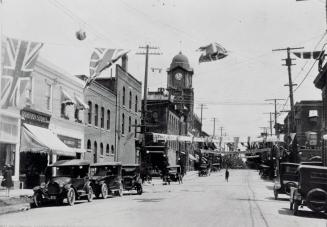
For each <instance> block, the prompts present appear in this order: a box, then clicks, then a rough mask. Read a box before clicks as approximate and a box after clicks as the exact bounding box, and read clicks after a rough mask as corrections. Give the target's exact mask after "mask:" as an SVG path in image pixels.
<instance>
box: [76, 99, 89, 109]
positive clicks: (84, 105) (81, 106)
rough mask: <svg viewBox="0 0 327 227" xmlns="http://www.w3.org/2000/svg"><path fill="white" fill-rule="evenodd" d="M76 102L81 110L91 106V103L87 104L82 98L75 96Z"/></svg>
mask: <svg viewBox="0 0 327 227" xmlns="http://www.w3.org/2000/svg"><path fill="white" fill-rule="evenodd" d="M75 99H76V102H77V108H78V109H81V110H85V109H88V108H89V105H87V104H86V103H85V102H84V101H83V99H82V98H80V97H78V96H75Z"/></svg>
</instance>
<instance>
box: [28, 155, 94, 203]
mask: <svg viewBox="0 0 327 227" xmlns="http://www.w3.org/2000/svg"><path fill="white" fill-rule="evenodd" d="M46 173H47V182H46V183H45V184H42V185H41V186H37V187H34V189H33V190H34V195H33V203H32V204H31V206H32V207H39V206H41V205H42V204H44V203H46V202H55V203H56V204H58V205H60V204H62V203H63V201H64V199H66V200H67V202H68V204H69V205H71V206H73V205H74V203H75V200H76V199H87V200H88V201H89V202H91V201H92V199H93V190H92V187H91V184H90V180H89V174H90V163H89V162H88V161H84V160H80V159H72V160H61V161H57V162H55V163H54V164H52V165H50V166H48V167H47V169H46Z"/></svg>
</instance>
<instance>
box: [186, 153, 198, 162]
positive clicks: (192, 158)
mask: <svg viewBox="0 0 327 227" xmlns="http://www.w3.org/2000/svg"><path fill="white" fill-rule="evenodd" d="M188 157H189V159H191V160H193V161H196V160H197V159H196V158H195V157H194V156H193V155H191V154H188Z"/></svg>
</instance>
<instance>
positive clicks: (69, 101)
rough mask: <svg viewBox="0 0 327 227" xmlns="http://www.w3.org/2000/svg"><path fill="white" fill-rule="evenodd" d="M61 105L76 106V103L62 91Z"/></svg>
mask: <svg viewBox="0 0 327 227" xmlns="http://www.w3.org/2000/svg"><path fill="white" fill-rule="evenodd" d="M61 95H62V103H64V104H67V105H72V104H76V101H75V100H74V99H73V98H72V97H71V96H70V95H69V94H68V92H67V91H65V90H64V89H62V90H61Z"/></svg>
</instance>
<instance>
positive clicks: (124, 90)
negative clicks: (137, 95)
mask: <svg viewBox="0 0 327 227" xmlns="http://www.w3.org/2000/svg"><path fill="white" fill-rule="evenodd" d="M125 92H126V89H125V87H123V106H125Z"/></svg>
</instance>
